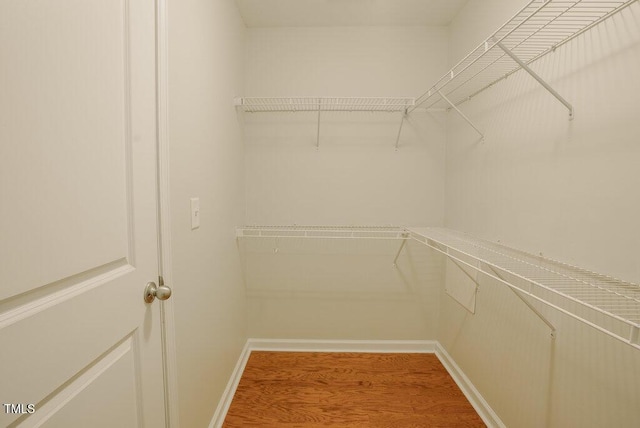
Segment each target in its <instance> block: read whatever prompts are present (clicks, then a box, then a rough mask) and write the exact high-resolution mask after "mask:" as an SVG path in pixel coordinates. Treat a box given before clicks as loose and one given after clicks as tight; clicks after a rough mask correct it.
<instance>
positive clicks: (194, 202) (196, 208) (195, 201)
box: [191, 198, 200, 230]
mask: <svg viewBox="0 0 640 428" xmlns="http://www.w3.org/2000/svg"><path fill="white" fill-rule="evenodd" d="M199 227H200V198H191V230H193V229H197V228H199Z"/></svg>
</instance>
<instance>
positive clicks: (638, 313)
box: [236, 226, 640, 349]
mask: <svg viewBox="0 0 640 428" xmlns="http://www.w3.org/2000/svg"><path fill="white" fill-rule="evenodd" d="M236 236H237V237H238V238H239V239H244V238H304V239H307V238H312V239H389V240H400V241H402V242H401V244H400V247H399V249H398V251H397V253H396V256H395V259H394V261H393V265H394V266H396V267H397V265H396V263H397V260H398V257H399V256H400V254H401V252H402V249H403V248H404V246H405V244H406V242H407V241H408V240H416V241H418V242H420V243H422V244H425V245H427V246H428V247H430V248H433V249H434V250H436V251H438V252H440V253H442V254H444V255H446V256H447V257H448V258H449V259H451V260H452V261H453V262H454V263H455V264H456V265H458V267H460V268H462V267H463V266H466V268H470V269H473V270H475V271H478V272H479V273H481V274H483V275H486V276H488V277H491V278H493V279H494V280H497V281H498V282H500V283H502V284H504V285H506V286H508V287H509V288H510V289H512V290H513V291H515V293H516V295H518V297H520V298H522V299H523V302H524V303H525V304H527V306H529V308H530V309H531V310H532V311H533V312H534V313H535V314H536V315H538V316H539V317H540V319H541V320H542V321H543V322H545V323H546V324H547V325H548V326H549V328H550V329H551V336H552V337H555V333H556V330H555V327H554V326H553V324H552V323H550V322H549V321H548V320H547V319H546V318H545V317H544V316H543V315H542V314H541V313H540V312H539V311H538V310H537V309H536V308H535V307H534V306H532V305H531V303H529V301H527V300H526V299H525V298H523V296H529V298H531V299H533V300H536V301H538V302H541V303H543V304H545V305H547V306H550V307H552V308H554V309H556V310H558V311H560V312H562V313H564V314H566V315H568V316H570V317H572V318H574V319H577V320H578V321H581V322H583V323H585V324H587V325H589V326H591V327H592V328H594V329H596V330H598V331H600V332H602V333H605V334H607V335H609V336H611V337H614V338H616V339H618V340H621V341H623V342H624V343H626V344H629V345H631V346H633V347H635V348H637V349H640V285H638V284H633V283H630V282H625V281H621V280H619V279H616V278H612V277H609V276H605V275H601V274H598V273H595V272H591V271H588V270H586V269H582V268H579V267H575V266H571V265H568V264H565V263H561V262H558V261H555V260H551V259H548V258H545V257H542V256H536V255H533V254H530V253H527V252H524V251H521V250H517V249H513V248H509V247H506V246H504V245H501V244H499V243H494V242H490V241H486V240H483V239H479V238H475V237H472V236H470V235H467V234H464V233H461V232H457V231H452V230H448V229H442V228H430V227H429V228H415V227H398V226H241V227H238V228H237V229H236ZM472 280H474V281H476V280H475V279H473V278H472Z"/></svg>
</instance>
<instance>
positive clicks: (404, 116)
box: [396, 109, 407, 151]
mask: <svg viewBox="0 0 640 428" xmlns="http://www.w3.org/2000/svg"><path fill="white" fill-rule="evenodd" d="M406 118H407V109H404V112H403V113H402V116H401V117H400V128H398V136H397V137H396V151H398V145H399V144H400V134H401V133H402V124H403V123H404V120H405V119H406Z"/></svg>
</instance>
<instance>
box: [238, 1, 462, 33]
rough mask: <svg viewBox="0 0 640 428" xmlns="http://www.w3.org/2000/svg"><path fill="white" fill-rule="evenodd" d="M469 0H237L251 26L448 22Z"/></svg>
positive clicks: (243, 16) (393, 24)
mask: <svg viewBox="0 0 640 428" xmlns="http://www.w3.org/2000/svg"><path fill="white" fill-rule="evenodd" d="M467 1H468V0H236V3H237V5H238V9H239V10H240V14H241V15H242V18H243V20H244V23H245V25H246V26H247V27H249V28H251V27H340V26H396V25H397V26H415V25H448V24H449V23H450V22H451V20H452V19H453V18H454V17H455V16H456V14H457V13H458V11H460V9H462V7H463V6H464V5H465V4H466V3H467Z"/></svg>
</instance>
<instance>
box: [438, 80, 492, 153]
mask: <svg viewBox="0 0 640 428" xmlns="http://www.w3.org/2000/svg"><path fill="white" fill-rule="evenodd" d="M437 92H438V94H439V95H440V97H442V99H443V100H445V101H446V103H447V104H449V105H450V106H451V108H452V109H454V110H455V111H456V112H457V113H458V114H459V115H460V117H462V118H463V119H464V120H465V122H467V123H468V124H469V125H470V126H471V127H472V128H473V129H475V130H476V132H477V133H478V134H479V135H480V141H484V134H483V133H482V132H480V130H479V129H478V127H477V126H475V125H474V124H473V122H471V120H470V119H469V118H468V117H467V116H466V115H465V114H464V113H463V112H462V111H460V109H459V108H458V107H457V106H456V105H455V104H454V103H452V102H451V100H449V98H447V97H446V96H445V95H444V94H443V93H442V91H441V90H439V89H438V90H437Z"/></svg>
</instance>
